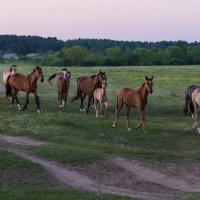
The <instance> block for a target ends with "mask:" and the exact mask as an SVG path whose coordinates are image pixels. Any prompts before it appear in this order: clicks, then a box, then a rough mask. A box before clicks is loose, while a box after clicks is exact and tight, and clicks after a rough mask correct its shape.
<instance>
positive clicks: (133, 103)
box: [112, 76, 153, 132]
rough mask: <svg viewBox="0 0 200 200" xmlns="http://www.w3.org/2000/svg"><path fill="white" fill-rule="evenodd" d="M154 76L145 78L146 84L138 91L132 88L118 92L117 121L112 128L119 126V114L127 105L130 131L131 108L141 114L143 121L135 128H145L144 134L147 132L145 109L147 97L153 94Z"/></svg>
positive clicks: (127, 121)
mask: <svg viewBox="0 0 200 200" xmlns="http://www.w3.org/2000/svg"><path fill="white" fill-rule="evenodd" d="M152 80H153V76H152V77H151V78H148V77H147V76H145V82H144V83H143V84H142V85H141V86H140V88H139V89H138V90H134V89H131V88H123V89H121V90H119V91H118V92H117V106H116V113H115V121H114V123H113V125H112V127H115V126H116V124H117V120H118V117H119V113H120V111H121V109H122V107H123V105H124V104H125V105H126V124H127V129H128V131H130V130H131V128H130V123H129V112H130V109H131V107H135V108H137V109H138V110H139V112H140V118H141V121H140V122H139V123H138V125H137V126H136V127H135V128H136V129H137V128H140V127H141V126H143V129H144V132H146V126H145V107H146V105H147V97H148V94H149V93H150V94H152V93H153V81H152Z"/></svg>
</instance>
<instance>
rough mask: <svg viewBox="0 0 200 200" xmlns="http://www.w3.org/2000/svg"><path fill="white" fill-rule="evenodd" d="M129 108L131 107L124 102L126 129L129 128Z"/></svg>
mask: <svg viewBox="0 0 200 200" xmlns="http://www.w3.org/2000/svg"><path fill="white" fill-rule="evenodd" d="M130 109H131V107H130V106H128V105H127V104H126V126H127V129H128V131H130V130H131V127H130V123H129V113H130Z"/></svg>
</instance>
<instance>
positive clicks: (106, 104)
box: [104, 102, 108, 118]
mask: <svg viewBox="0 0 200 200" xmlns="http://www.w3.org/2000/svg"><path fill="white" fill-rule="evenodd" d="M104 104H105V107H106V118H108V103H107V102H104Z"/></svg>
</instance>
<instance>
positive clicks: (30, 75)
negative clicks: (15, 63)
mask: <svg viewBox="0 0 200 200" xmlns="http://www.w3.org/2000/svg"><path fill="white" fill-rule="evenodd" d="M27 77H30V79H31V83H32V85H33V84H36V82H37V79H38V77H37V76H36V73H35V71H33V72H32V73H30V74H29V75H28V76H27Z"/></svg>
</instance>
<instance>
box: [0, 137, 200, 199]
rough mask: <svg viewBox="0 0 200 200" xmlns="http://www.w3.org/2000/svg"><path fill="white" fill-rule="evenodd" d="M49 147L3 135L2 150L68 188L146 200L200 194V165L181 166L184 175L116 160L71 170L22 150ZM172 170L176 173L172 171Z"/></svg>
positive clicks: (132, 161) (120, 159)
mask: <svg viewBox="0 0 200 200" xmlns="http://www.w3.org/2000/svg"><path fill="white" fill-rule="evenodd" d="M47 144H48V143H44V142H40V141H36V140H32V139H31V138H27V137H13V136H3V135H1V136H0V147H1V148H3V149H5V150H7V151H8V152H11V153H14V154H15V155H17V156H19V157H22V158H24V159H27V160H30V161H31V162H33V163H37V164H39V165H41V166H42V167H43V168H44V169H46V170H47V171H48V172H49V173H50V174H51V175H53V176H54V177H55V178H56V179H57V180H59V181H60V182H61V183H63V184H65V185H67V186H69V187H73V188H77V189H82V190H86V191H95V192H104V193H110V194H117V195H121V196H129V197H135V198H138V199H144V200H147V199H148V200H160V199H165V200H168V199H169V200H171V199H176V198H179V199H184V197H186V196H187V194H188V193H191V192H200V178H198V177H199V176H198V177H197V175H199V173H200V172H199V170H198V169H199V168H198V167H199V166H198V167H197V168H194V167H193V166H187V167H186V169H184V166H182V165H181V168H182V169H181V170H180V171H181V173H180V171H179V173H177V174H173V173H172V171H174V170H175V171H176V170H178V169H180V168H179V167H180V166H171V165H168V166H167V168H163V166H158V165H153V166H145V165H144V164H143V163H141V162H139V161H135V160H131V161H129V160H126V159H124V158H121V157H117V158H113V159H110V160H104V161H102V162H98V163H94V164H91V165H88V166H87V165H85V166H82V167H71V166H62V165H60V164H59V163H55V162H52V161H49V160H45V159H43V158H39V157H36V156H34V155H30V153H27V152H25V151H24V150H23V151H22V150H21V149H20V145H31V146H40V145H47ZM171 167H172V169H173V170H171V171H170V169H171ZM188 169H192V170H193V172H192V175H190V176H186V177H185V179H183V176H184V174H187V173H188V172H187V170H188ZM194 169H195V170H196V171H195V170H194ZM185 170H186V171H185ZM194 180H195V181H194Z"/></svg>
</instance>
